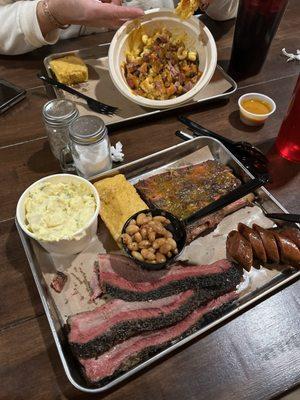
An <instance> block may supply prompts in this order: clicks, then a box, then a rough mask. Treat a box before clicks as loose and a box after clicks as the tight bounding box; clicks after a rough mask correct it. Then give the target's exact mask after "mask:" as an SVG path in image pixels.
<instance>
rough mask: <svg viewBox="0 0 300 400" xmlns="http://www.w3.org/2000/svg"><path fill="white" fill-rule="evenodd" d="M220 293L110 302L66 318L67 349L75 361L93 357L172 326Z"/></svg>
mask: <svg viewBox="0 0 300 400" xmlns="http://www.w3.org/2000/svg"><path fill="white" fill-rule="evenodd" d="M232 289H233V288H232V287H230V290H232ZM223 293H224V291H223V290H222V291H220V290H209V291H208V290H204V289H203V290H201V291H200V292H199V293H196V292H194V291H192V290H188V291H186V292H183V293H179V294H176V295H173V296H169V297H164V298H162V299H158V300H154V301H140V302H126V301H124V300H119V299H114V300H110V301H108V302H107V303H106V304H104V305H102V306H100V307H97V308H96V309H95V310H93V311H87V312H82V313H79V314H76V315H73V316H71V317H69V318H68V321H67V323H68V327H69V335H68V339H69V343H70V346H71V348H72V351H73V353H74V354H75V355H76V356H78V357H81V358H91V357H95V356H97V355H100V354H102V353H104V352H105V351H107V350H109V349H110V348H112V347H113V346H114V345H116V344H117V343H120V342H122V341H124V340H126V339H128V338H130V337H131V336H134V335H137V334H138V333H141V332H146V331H152V330H154V329H161V328H164V327H167V326H170V325H173V324H175V323H176V322H179V321H181V320H182V319H183V318H185V317H186V316H187V315H188V314H190V313H191V312H192V311H193V310H195V309H196V308H198V307H199V306H200V305H202V304H206V303H207V302H208V301H211V300H212V299H213V298H217V297H218V296H220V295H221V294H223Z"/></svg>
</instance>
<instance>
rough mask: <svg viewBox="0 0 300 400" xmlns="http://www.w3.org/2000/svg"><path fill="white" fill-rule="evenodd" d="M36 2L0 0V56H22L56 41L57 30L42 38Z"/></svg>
mask: <svg viewBox="0 0 300 400" xmlns="http://www.w3.org/2000/svg"><path fill="white" fill-rule="evenodd" d="M38 1H39V0H34V1H17V2H16V3H11V4H4V3H7V1H5V0H0V54H10V55H15V54H23V53H26V52H28V51H31V50H34V49H36V48H38V47H41V46H44V45H46V44H54V43H56V42H57V41H58V38H59V30H58V29H57V30H55V31H53V32H51V33H49V34H48V35H47V36H46V38H44V36H43V34H42V32H41V30H40V26H39V22H38V19H37V15H36V7H37V4H38Z"/></svg>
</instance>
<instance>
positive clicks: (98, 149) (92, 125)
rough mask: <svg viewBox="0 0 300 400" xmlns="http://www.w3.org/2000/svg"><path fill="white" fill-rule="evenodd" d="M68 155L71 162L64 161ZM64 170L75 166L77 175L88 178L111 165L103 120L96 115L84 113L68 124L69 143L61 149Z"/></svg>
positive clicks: (108, 143)
mask: <svg viewBox="0 0 300 400" xmlns="http://www.w3.org/2000/svg"><path fill="white" fill-rule="evenodd" d="M68 155H71V156H72V159H73V163H72V164H71V165H70V164H68V163H67V162H66V159H67V157H68ZM60 160H61V166H62V169H64V170H69V171H70V170H72V168H75V169H76V171H77V173H78V175H81V176H83V177H85V178H90V177H92V176H94V175H97V174H99V173H101V172H103V171H106V170H108V169H110V168H111V167H112V159H111V152H110V141H109V138H108V134H107V128H106V126H105V123H104V122H103V120H102V119H101V118H99V117H97V116H93V115H84V116H81V117H78V118H77V119H75V120H74V121H73V122H72V123H71V124H70V141H69V145H68V146H66V147H65V148H64V149H63V150H62V151H61V158H60Z"/></svg>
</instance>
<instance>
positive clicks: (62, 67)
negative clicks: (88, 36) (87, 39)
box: [49, 55, 88, 85]
mask: <svg viewBox="0 0 300 400" xmlns="http://www.w3.org/2000/svg"><path fill="white" fill-rule="evenodd" d="M49 64H50V67H51V69H52V71H53V72H54V74H55V76H56V79H57V80H58V81H59V82H61V83H64V84H66V85H74V84H76V83H82V82H86V81H87V80H88V68H87V66H86V65H85V63H84V62H83V60H82V59H81V58H80V57H77V56H75V55H69V56H65V57H62V58H56V59H54V60H51V61H50V62H49Z"/></svg>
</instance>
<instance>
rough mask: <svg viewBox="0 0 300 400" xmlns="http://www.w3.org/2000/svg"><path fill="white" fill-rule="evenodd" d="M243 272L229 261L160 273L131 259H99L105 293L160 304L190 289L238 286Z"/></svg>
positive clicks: (175, 267)
mask: <svg viewBox="0 0 300 400" xmlns="http://www.w3.org/2000/svg"><path fill="white" fill-rule="evenodd" d="M242 273H243V272H242V269H241V268H239V267H238V266H236V265H235V264H233V263H231V262H229V261H228V260H219V261H216V262H215V263H213V264H210V265H184V264H179V263H177V264H174V265H172V266H171V267H170V268H169V269H164V270H160V271H148V270H143V269H141V268H140V267H139V266H137V265H136V264H135V262H134V261H132V260H130V259H129V258H128V257H125V256H120V255H112V254H100V255H99V283H100V286H101V289H102V291H103V293H108V294H110V295H112V296H113V297H116V298H120V299H123V300H127V301H144V300H156V299H159V298H162V297H167V296H171V295H173V294H177V293H180V292H184V291H186V290H189V289H194V290H196V291H200V290H201V289H207V290H210V289H218V290H220V291H222V292H223V293H225V292H226V291H229V290H232V289H234V288H235V287H236V285H238V284H239V283H240V281H241V278H242Z"/></svg>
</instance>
